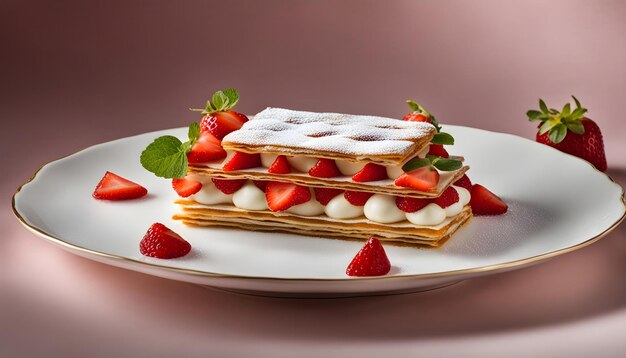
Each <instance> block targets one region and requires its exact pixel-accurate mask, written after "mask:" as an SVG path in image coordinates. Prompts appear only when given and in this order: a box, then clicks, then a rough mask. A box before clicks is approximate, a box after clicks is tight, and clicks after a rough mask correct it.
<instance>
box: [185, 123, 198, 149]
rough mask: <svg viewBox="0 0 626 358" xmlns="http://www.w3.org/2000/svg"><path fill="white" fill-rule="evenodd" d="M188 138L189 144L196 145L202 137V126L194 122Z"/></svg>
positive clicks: (190, 126) (190, 127)
mask: <svg viewBox="0 0 626 358" xmlns="http://www.w3.org/2000/svg"><path fill="white" fill-rule="evenodd" d="M187 137H189V142H190V144H191V145H193V144H194V143H196V140H198V138H199V137H200V125H199V124H198V122H192V123H191V124H190V125H189V131H188V132H187Z"/></svg>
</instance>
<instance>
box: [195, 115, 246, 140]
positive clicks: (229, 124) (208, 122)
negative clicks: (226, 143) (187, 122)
mask: <svg viewBox="0 0 626 358" xmlns="http://www.w3.org/2000/svg"><path fill="white" fill-rule="evenodd" d="M247 121H248V117H246V116H245V115H244V114H241V113H239V112H235V111H230V110H229V111H221V112H214V113H209V114H207V115H205V116H204V117H203V118H202V120H201V121H200V130H201V131H202V132H210V133H211V134H213V135H214V136H215V137H216V138H218V139H219V140H222V138H224V137H225V136H226V135H227V134H228V133H230V132H233V131H236V130H237V129H239V128H241V126H243V124H244V123H246V122H247Z"/></svg>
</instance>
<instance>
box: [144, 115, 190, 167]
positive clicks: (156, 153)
mask: <svg viewBox="0 0 626 358" xmlns="http://www.w3.org/2000/svg"><path fill="white" fill-rule="evenodd" d="M187 136H188V137H189V140H188V141H186V142H184V143H183V142H181V141H180V139H178V138H176V137H174V136H171V135H166V136H162V137H159V138H157V139H155V140H154V142H152V143H150V144H149V145H148V146H147V147H146V149H144V150H143V152H141V157H140V158H139V160H140V162H141V165H142V166H143V167H144V168H145V169H146V170H147V171H149V172H151V173H154V175H156V176H158V177H161V178H172V179H173V178H183V177H184V176H185V175H187V166H188V164H189V163H188V162H187V153H189V152H190V151H191V148H192V147H193V145H194V144H195V143H196V141H197V140H198V138H199V137H200V125H198V123H196V122H193V123H191V124H190V125H189V130H188V131H187Z"/></svg>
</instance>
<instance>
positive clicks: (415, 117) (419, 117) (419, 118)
mask: <svg viewBox="0 0 626 358" xmlns="http://www.w3.org/2000/svg"><path fill="white" fill-rule="evenodd" d="M402 120H404V121H408V122H427V123H432V122H433V121H432V120H431V119H430V118H428V117H426V116H425V115H423V114H422V113H409V114H407V115H406V116H404V118H402Z"/></svg>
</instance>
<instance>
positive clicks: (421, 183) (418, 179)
mask: <svg viewBox="0 0 626 358" xmlns="http://www.w3.org/2000/svg"><path fill="white" fill-rule="evenodd" d="M437 183H439V172H438V171H437V170H436V169H435V168H433V167H430V166H425V167H421V168H417V169H415V170H411V171H410V172H407V173H404V174H402V175H400V176H399V177H398V178H397V179H396V181H395V182H394V184H395V185H397V186H401V187H403V188H412V189H416V190H420V191H428V190H431V189H433V188H434V187H435V186H437Z"/></svg>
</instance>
